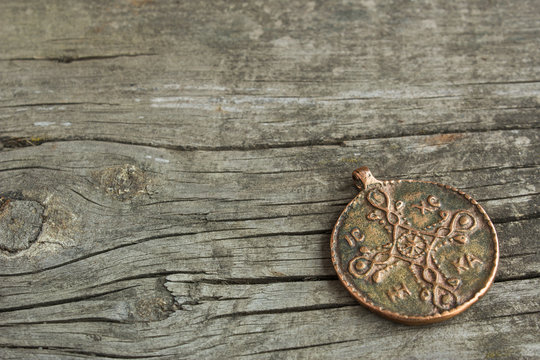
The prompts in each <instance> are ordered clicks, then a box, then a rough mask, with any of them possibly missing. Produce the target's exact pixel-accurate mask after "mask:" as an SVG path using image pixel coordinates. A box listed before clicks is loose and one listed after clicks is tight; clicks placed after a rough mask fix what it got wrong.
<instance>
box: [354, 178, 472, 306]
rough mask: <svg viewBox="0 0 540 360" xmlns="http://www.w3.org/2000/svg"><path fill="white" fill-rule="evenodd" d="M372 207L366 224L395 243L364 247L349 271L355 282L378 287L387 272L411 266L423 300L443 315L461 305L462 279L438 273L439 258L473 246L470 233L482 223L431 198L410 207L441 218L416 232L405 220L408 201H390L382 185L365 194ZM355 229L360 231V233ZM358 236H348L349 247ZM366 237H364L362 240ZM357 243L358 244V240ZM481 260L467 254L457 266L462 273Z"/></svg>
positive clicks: (403, 291) (402, 292)
mask: <svg viewBox="0 0 540 360" xmlns="http://www.w3.org/2000/svg"><path fill="white" fill-rule="evenodd" d="M366 200H367V202H368V203H369V204H370V205H371V206H372V207H373V210H371V211H369V212H368V214H367V219H368V220H370V221H373V222H378V223H380V224H381V225H382V227H383V228H384V229H386V231H388V232H389V234H390V238H391V240H390V241H385V242H384V243H381V244H379V245H378V246H377V247H376V248H372V249H368V248H367V247H366V246H362V247H361V249H359V250H358V253H357V256H355V257H353V258H352V259H351V260H350V262H349V272H350V274H352V275H353V276H354V277H356V278H364V279H366V280H368V281H371V282H373V283H381V282H383V281H384V279H385V278H386V276H387V275H388V273H389V272H390V271H391V270H392V269H394V268H396V267H397V266H398V265H400V264H406V265H407V266H408V268H409V269H410V271H411V273H412V275H413V276H414V277H415V278H416V281H417V283H418V284H419V285H420V286H421V290H420V293H419V297H420V299H421V300H423V301H430V302H431V304H433V306H434V307H435V308H436V309H438V311H444V310H447V309H449V308H451V307H452V306H454V305H456V304H457V303H458V295H457V294H456V290H457V288H458V287H459V286H460V284H461V280H460V279H457V278H450V277H448V276H446V275H445V274H444V273H443V272H442V270H441V269H440V268H439V264H438V262H437V260H436V254H437V252H438V251H439V249H440V248H441V247H443V246H446V245H448V244H455V245H458V246H460V245H464V244H466V243H467V242H469V236H470V233H471V231H472V230H473V229H475V227H476V226H477V220H476V218H475V217H474V216H473V214H472V213H470V212H469V211H467V210H454V211H452V210H443V209H441V202H440V200H439V199H438V198H437V197H435V196H434V195H429V196H428V197H427V198H426V200H425V201H424V200H422V201H421V202H420V204H412V205H409V206H410V207H412V208H417V209H419V210H420V212H421V213H422V214H425V213H426V211H427V212H430V213H432V212H436V214H438V215H439V219H437V220H436V221H435V222H434V223H432V224H430V225H428V226H426V227H424V228H416V227H414V226H413V225H412V224H411V223H410V222H409V221H408V220H407V219H406V218H405V217H404V216H403V210H404V208H405V207H406V204H405V202H403V201H401V200H399V201H395V200H394V199H392V198H391V196H390V194H389V192H388V190H387V188H385V187H384V186H377V187H375V188H373V189H371V190H370V191H368V192H367V194H366ZM354 230H357V228H355V229H354ZM359 234H360V232H359V231H358V233H357V236H355V234H353V232H351V236H345V239H346V240H347V242H348V243H349V245H351V246H353V245H354V244H355V242H354V239H356V238H357V237H358V236H359ZM364 240H365V237H364V236H363V235H362V237H361V241H364ZM356 241H359V240H358V239H356ZM477 262H478V263H481V261H480V260H479V259H478V258H476V257H474V256H472V255H467V256H464V257H463V258H460V259H458V260H456V261H454V262H453V263H454V266H456V268H457V269H458V272H459V273H461V272H462V271H465V270H467V269H469V268H471V267H472V266H473V265H474V264H475V263H477ZM410 294H411V293H410V291H409V289H407V287H406V286H405V284H404V283H401V286H397V287H394V288H393V289H390V290H388V291H387V295H388V297H389V298H390V300H392V301H395V300H396V299H397V298H399V299H403V298H404V297H405V296H408V295H410Z"/></svg>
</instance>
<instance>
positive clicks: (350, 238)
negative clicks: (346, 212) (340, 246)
mask: <svg viewBox="0 0 540 360" xmlns="http://www.w3.org/2000/svg"><path fill="white" fill-rule="evenodd" d="M364 239H365V236H364V235H363V234H362V233H361V232H360V230H359V229H358V228H353V229H352V230H351V234H350V235H349V234H347V235H345V240H347V242H348V243H349V246H350V247H353V246H354V245H355V244H356V242H362V241H364Z"/></svg>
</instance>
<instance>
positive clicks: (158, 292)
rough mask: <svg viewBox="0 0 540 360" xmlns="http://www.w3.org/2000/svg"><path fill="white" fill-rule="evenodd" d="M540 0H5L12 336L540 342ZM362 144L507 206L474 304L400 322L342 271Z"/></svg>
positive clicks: (292, 343)
mask: <svg viewBox="0 0 540 360" xmlns="http://www.w3.org/2000/svg"><path fill="white" fill-rule="evenodd" d="M539 9H540V3H538V1H523V2H519V3H515V2H510V1H499V2H488V1H474V2H471V1H455V2H452V3H447V2H442V1H441V2H414V3H407V2H392V3H387V4H382V3H377V2H372V1H363V2H357V3H338V2H333V1H330V2H303V1H288V2H286V3H278V2H275V3H274V2H272V3H264V2H261V3H257V2H248V3H240V2H238V3H236V2H212V3H210V2H208V3H204V2H203V3H201V2H180V3H178V2H173V1H159V2H158V1H155V2H152V1H142V0H141V1H138V0H134V1H115V2H103V3H98V2H83V1H73V2H70V4H69V6H66V5H65V4H64V3H62V2H60V1H48V2H45V3H43V2H38V1H31V2H27V3H21V2H15V1H3V2H1V3H0V40H1V41H0V84H1V86H0V149H2V150H1V151H0V196H3V197H4V198H6V199H10V200H11V202H10V203H5V202H2V201H1V200H0V210H2V211H4V212H6V213H8V212H9V213H10V214H11V215H12V216H13V217H14V218H16V219H17V220H18V222H16V223H8V222H2V221H0V249H2V250H1V253H0V279H1V280H0V281H1V284H2V285H1V286H0V328H1V330H0V357H2V358H6V359H28V358H39V359H48V358H51V359H53V358H54V359H55V358H65V359H68V358H69V359H71V358H90V357H96V358H152V357H159V358H171V359H175V358H201V357H202V358H218V357H220V358H234V357H238V358H336V357H341V356H343V357H345V356H348V357H353V358H358V357H361V358H396V357H399V358H418V359H428V358H434V357H437V358H455V357H461V358H537V357H538V354H539V353H540V341H539V338H538V333H539V331H540V329H539V323H540V322H539V320H540V318H539V313H540V312H539V311H540V302H539V299H540V297H539V295H540V286H539V285H540V283H539V274H540V249H539V247H540V245H539V242H538V240H537V237H538V235H537V234H538V229H539V217H538V214H539V206H538V204H539V198H540V196H539V193H538V191H537V188H538V185H539V181H540V180H539V178H540V177H539V175H540V171H539V165H540V164H539V161H538V159H539V157H538V155H539V153H540V145H539V144H540V141H539V140H540V139H539V137H540V131H539V128H540V126H539V124H540V121H539V120H538V118H539V111H538V103H539V102H540V82H539V79H540V66H539V62H538V59H539V58H540V36H539V35H540V31H539V30H538V29H539V27H538V25H539V21H540V20H539V16H538V13H539ZM361 165H367V166H369V167H370V168H371V169H372V171H373V173H374V174H375V176H377V177H378V178H380V179H391V178H393V179H424V180H432V181H437V182H442V183H447V184H449V185H452V186H455V187H458V188H460V189H462V190H464V191H466V192H467V193H469V194H470V195H472V196H473V197H475V198H476V199H477V200H478V201H479V202H480V204H481V205H482V206H483V207H484V208H485V209H486V211H487V212H488V214H489V215H490V216H491V218H492V220H493V221H494V223H495V226H496V229H497V232H498V234H499V238H500V241H501V249H500V250H501V260H500V269H499V272H498V274H497V278H496V282H495V284H494V286H493V288H492V289H491V290H490V292H488V294H487V295H486V296H485V297H484V298H483V299H481V300H480V301H479V302H478V303H477V304H476V305H474V306H473V307H472V308H471V309H470V310H468V311H467V312H466V313H464V314H462V315H460V316H458V317H456V318H455V319H452V320H450V321H447V322H445V323H441V324H435V325H431V326H427V327H407V326H403V325H398V324H394V323H391V322H389V321H387V320H384V319H381V318H379V317H377V316H375V315H373V314H371V313H370V312H369V311H367V310H365V309H364V308H362V307H361V306H360V305H358V304H357V303H356V302H355V300H354V299H353V298H352V297H351V296H350V295H349V294H348V293H347V291H346V290H345V289H344V287H343V286H342V285H341V284H340V283H339V281H338V280H337V277H336V275H335V272H334V270H333V268H332V264H331V262H330V254H329V248H328V245H329V235H330V231H331V228H332V226H333V224H334V222H335V221H336V220H337V217H338V216H339V213H340V212H341V210H342V209H343V207H344V206H345V205H346V204H347V202H348V201H349V200H350V199H352V197H353V196H354V195H355V190H354V188H353V187H352V184H351V180H350V174H351V171H352V170H354V169H355V168H356V167H358V166H361ZM14 224H15V225H14Z"/></svg>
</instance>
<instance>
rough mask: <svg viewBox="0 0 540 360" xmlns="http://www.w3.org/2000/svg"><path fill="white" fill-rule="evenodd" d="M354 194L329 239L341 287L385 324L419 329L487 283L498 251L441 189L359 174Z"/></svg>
mask: <svg viewBox="0 0 540 360" xmlns="http://www.w3.org/2000/svg"><path fill="white" fill-rule="evenodd" d="M353 178H354V179H355V181H356V183H357V187H358V188H359V189H360V192H359V194H358V195H357V196H356V197H355V198H354V199H353V200H352V201H351V202H350V203H349V204H348V205H347V207H346V208H345V210H344V211H343V213H342V214H341V216H340V217H339V219H338V221H337V223H336V225H335V227H334V230H333V232H332V237H331V242H330V245H331V253H332V262H333V264H334V267H335V269H336V272H337V273H338V276H339V278H340V280H341V281H342V283H343V284H344V285H345V286H346V287H347V289H348V290H349V291H350V292H351V294H352V295H353V296H354V297H355V298H356V299H357V300H359V301H360V303H362V304H363V305H364V306H366V307H367V308H369V309H370V310H372V311H375V312H376V313H379V314H380V315H382V316H384V317H387V318H389V319H391V320H395V321H398V322H402V323H406V324H427V323H432V322H437V321H442V320H445V319H448V318H451V317H453V316H455V315H457V314H459V313H460V312H462V311H464V310H465V309H467V308H468V307H469V306H471V305H472V304H473V303H474V302H476V301H477V300H478V299H479V298H480V297H481V296H482V295H484V294H485V292H486V291H487V290H488V288H489V287H490V285H491V284H492V283H493V279H494V277H495V273H496V270H497V264H498V258H499V247H498V240H497V234H496V232H495V228H494V227H493V224H492V223H491V221H490V219H489V217H488V216H487V214H486V212H485V211H484V210H483V209H482V207H481V206H480V205H479V204H478V203H477V202H476V201H475V200H474V199H472V198H471V197H470V196H468V195H467V194H465V193H463V192H461V191H459V190H457V189H455V188H453V187H451V186H447V185H442V184H437V183H433V182H427V181H416V180H395V181H394V180H390V181H378V180H377V179H375V178H374V177H373V176H372V175H371V172H370V171H369V170H368V169H367V168H359V169H357V170H356V171H355V172H354V173H353Z"/></svg>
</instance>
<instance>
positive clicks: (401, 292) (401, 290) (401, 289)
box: [386, 283, 411, 302]
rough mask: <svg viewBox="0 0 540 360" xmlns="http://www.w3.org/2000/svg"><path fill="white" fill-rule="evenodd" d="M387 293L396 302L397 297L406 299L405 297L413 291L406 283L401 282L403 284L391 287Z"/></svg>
mask: <svg viewBox="0 0 540 360" xmlns="http://www.w3.org/2000/svg"><path fill="white" fill-rule="evenodd" d="M386 295H388V297H389V298H390V300H392V302H396V298H399V299H405V297H407V296H410V295H411V292H410V291H409V289H407V286H406V285H405V284H404V283H401V285H399V286H394V288H393V289H389V290H388V291H387V292H386Z"/></svg>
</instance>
